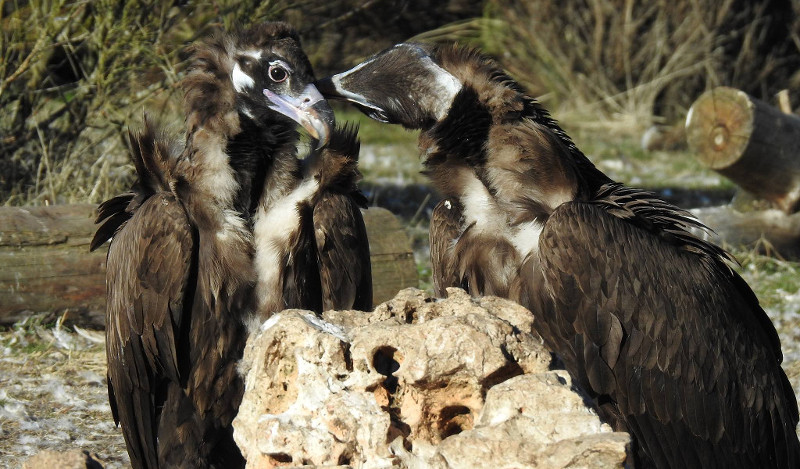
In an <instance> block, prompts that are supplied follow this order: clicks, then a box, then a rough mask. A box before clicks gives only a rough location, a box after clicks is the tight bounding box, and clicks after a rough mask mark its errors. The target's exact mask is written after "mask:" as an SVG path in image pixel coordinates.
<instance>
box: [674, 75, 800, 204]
mask: <svg viewBox="0 0 800 469" xmlns="http://www.w3.org/2000/svg"><path fill="white" fill-rule="evenodd" d="M686 139H687V142H688V144H689V148H690V149H691V150H692V151H693V152H694V153H695V155H696V156H697V158H698V160H699V161H700V162H701V163H702V164H703V165H704V166H706V167H708V168H711V169H713V170H715V171H717V172H718V173H720V174H722V175H724V176H726V177H727V178H729V179H730V180H732V181H733V182H735V183H736V184H737V185H738V186H739V187H741V188H742V189H744V190H746V191H748V192H750V193H751V194H753V195H754V196H755V197H757V198H760V199H763V200H766V201H769V202H771V203H772V204H773V207H774V208H777V209H780V210H782V211H783V212H784V213H787V214H788V213H794V212H796V211H797V209H798V205H799V204H800V117H797V116H795V115H793V114H785V113H783V112H781V111H780V110H779V109H777V108H775V107H773V106H770V105H769V104H767V103H765V102H763V101H760V100H758V99H755V98H753V97H751V96H748V95H747V94H746V93H744V92H743V91H740V90H737V89H734V88H727V87H718V88H714V89H713V90H710V91H708V92H706V93H704V94H703V95H701V96H700V97H699V98H698V99H697V100H696V101H695V102H694V104H692V107H691V109H689V113H688V115H687V117H686Z"/></svg>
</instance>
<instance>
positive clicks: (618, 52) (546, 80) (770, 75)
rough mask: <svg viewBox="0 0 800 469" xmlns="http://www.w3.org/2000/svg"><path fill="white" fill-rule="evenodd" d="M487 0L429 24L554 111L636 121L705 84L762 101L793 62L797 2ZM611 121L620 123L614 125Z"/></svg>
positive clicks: (681, 101)
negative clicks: (460, 18) (488, 56)
mask: <svg viewBox="0 0 800 469" xmlns="http://www.w3.org/2000/svg"><path fill="white" fill-rule="evenodd" d="M793 4H794V7H793V6H792V4H790V3H789V2H781V1H778V0H760V1H758V2H749V1H744V0H723V1H717V0H684V1H672V2H668V1H665V0H660V1H655V2H650V1H642V0H564V1H561V2H552V1H548V0H528V1H521V2H506V1H503V0H488V2H487V9H486V14H485V17H484V18H482V19H479V20H475V21H469V22H462V23H459V24H457V25H451V26H449V27H448V28H441V29H439V30H437V31H432V32H429V33H427V34H425V35H423V36H421V38H422V39H426V40H435V41H437V40H438V41H441V40H458V41H465V42H470V43H473V44H477V45H479V46H480V47H482V48H483V49H484V50H486V51H488V52H490V53H492V54H494V55H495V56H497V57H498V59H499V60H500V61H501V62H502V63H503V65H504V66H505V67H506V68H507V69H508V70H509V72H510V73H511V74H512V75H513V76H514V77H515V78H516V79H517V80H519V81H520V82H521V83H522V84H523V85H524V86H526V87H527V88H528V89H529V90H530V92H531V93H532V94H533V95H534V96H539V97H540V99H541V100H542V101H543V102H544V103H545V104H547V105H548V106H550V107H551V108H552V109H553V110H558V111H559V114H560V115H561V116H562V119H565V120H571V121H581V120H594V121H598V122H600V121H605V122H604V123H605V124H606V125H607V124H608V122H609V121H615V122H618V123H621V127H624V128H631V127H633V128H636V129H641V128H643V127H646V126H649V125H650V124H651V123H653V122H660V121H663V120H669V121H671V122H674V121H675V120H676V119H681V118H682V117H683V116H684V115H685V111H686V109H688V107H689V106H690V105H691V103H692V102H693V101H694V99H695V98H696V97H697V96H699V94H700V93H702V92H703V91H704V90H705V89H707V88H708V87H712V86H718V85H729V86H734V87H738V88H741V89H744V90H745V91H747V92H749V93H751V94H753V95H755V96H757V97H760V98H762V99H767V100H768V99H770V98H771V97H772V96H773V95H774V94H775V93H777V92H778V91H779V90H781V89H783V88H789V87H791V77H792V74H793V73H794V72H795V70H797V68H798V66H799V65H800V60H798V57H797V52H798V45H799V44H800V41H798V34H797V31H798V25H797V22H796V21H795V20H794V17H795V10H796V9H800V2H797V1H795V2H793ZM616 127H620V125H616Z"/></svg>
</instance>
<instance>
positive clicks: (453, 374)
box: [233, 288, 629, 469]
mask: <svg viewBox="0 0 800 469" xmlns="http://www.w3.org/2000/svg"><path fill="white" fill-rule="evenodd" d="M306 315H307V312H304V311H301V310H287V311H284V312H282V313H279V315H278V316H279V317H278V318H277V319H275V318H272V319H271V320H272V321H275V322H274V323H273V325H272V327H270V328H268V329H261V330H259V331H258V332H257V333H256V334H254V335H253V336H251V337H250V339H249V340H248V343H247V348H246V350H245V356H244V359H243V363H242V367H241V368H240V369H241V371H242V372H243V373H244V374H245V383H246V384H245V386H246V388H245V396H244V399H243V402H242V405H241V407H240V409H239V415H238V416H237V417H236V419H235V420H234V424H233V425H234V438H235V440H236V442H237V444H238V445H239V447H240V448H241V449H242V452H243V453H244V455H245V457H246V458H247V461H248V463H247V467H249V468H259V469H261V468H268V467H276V466H287V465H289V466H298V465H311V466H315V465H316V466H323V465H324V466H330V465H349V466H352V467H363V468H371V467H432V468H450V467H453V468H455V467H458V468H465V467H485V464H486V461H489V460H491V461H492V466H493V467H534V466H540V467H554V468H559V467H623V465H624V464H625V461H626V460H628V459H627V458H628V453H627V451H628V444H629V437H628V435H627V434H625V433H615V432H612V431H611V430H610V428H609V427H608V426H607V425H602V424H601V423H600V420H599V418H598V417H597V415H596V414H595V413H594V412H593V411H592V410H591V409H589V408H587V407H586V406H585V404H584V400H583V397H582V396H581V395H580V394H579V393H577V392H576V391H575V390H574V389H573V386H572V381H571V379H570V377H569V375H568V374H567V373H566V372H564V371H562V370H551V369H550V368H551V356H550V353H549V352H548V351H547V350H546V349H545V348H544V347H543V345H542V343H541V339H540V338H539V337H538V336H537V335H536V334H535V333H531V330H532V329H531V327H532V322H533V317H532V315H531V314H530V312H528V311H527V310H526V309H524V308H522V307H521V306H519V305H517V304H516V303H513V302H510V301H507V300H502V299H499V298H494V297H485V298H479V299H473V298H471V297H470V296H469V295H468V294H466V293H465V292H464V291H463V290H460V289H455V288H453V289H449V290H448V298H447V299H444V300H435V299H433V298H431V297H430V296H428V295H427V294H426V293H424V292H422V291H420V290H417V289H406V290H403V291H401V292H400V293H398V295H397V296H396V297H395V298H394V299H392V300H390V301H388V302H386V303H383V304H381V305H379V306H378V307H377V308H376V309H375V311H374V312H373V313H363V312H358V311H329V312H326V313H324V314H323V317H322V319H323V321H324V322H325V323H329V324H330V325H331V328H332V329H329V328H328V327H320V324H319V323H318V322H315V323H310V322H309V321H308V320H307V317H306ZM328 330H341V331H342V332H343V334H342V335H340V334H331V333H330V332H328Z"/></svg>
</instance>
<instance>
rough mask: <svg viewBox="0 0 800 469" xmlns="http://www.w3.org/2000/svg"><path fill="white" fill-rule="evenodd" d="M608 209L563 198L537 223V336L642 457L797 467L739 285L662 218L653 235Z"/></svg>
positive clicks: (777, 383)
mask: <svg viewBox="0 0 800 469" xmlns="http://www.w3.org/2000/svg"><path fill="white" fill-rule="evenodd" d="M646 206H649V207H651V205H647V204H646ZM608 210H609V209H608V207H603V206H601V205H598V204H596V203H578V202H571V203H567V204H563V205H562V206H560V207H559V208H558V209H556V210H555V211H554V212H553V214H552V215H551V217H550V218H549V220H548V221H547V222H546V224H545V228H544V231H543V232H542V233H541V237H540V246H539V247H540V255H541V262H542V265H541V271H542V272H543V277H544V278H543V280H542V282H541V283H540V288H541V289H542V291H540V295H538V298H539V299H543V303H542V304H541V305H540V306H539V308H540V312H539V315H540V317H537V322H536V328H537V330H539V331H540V333H541V334H542V336H543V338H544V339H545V341H546V342H547V343H548V344H549V345H550V346H551V347H553V348H554V350H555V351H556V352H557V353H559V354H560V355H561V356H562V358H563V359H564V362H565V364H566V366H567V368H568V370H569V371H570V372H572V373H573V375H574V376H576V377H577V378H578V379H579V380H580V382H581V385H582V386H583V387H584V389H586V390H587V391H588V392H589V393H590V394H591V396H592V397H593V398H594V399H595V400H596V401H597V403H598V407H599V410H600V412H601V414H604V415H603V417H604V418H606V419H607V420H609V421H610V422H611V423H612V424H615V426H616V427H617V428H619V429H627V430H628V431H630V432H631V433H633V435H634V436H635V437H636V439H637V440H638V443H639V451H640V452H641V453H643V454H642V455H641V456H640V457H641V459H642V461H643V462H645V463H646V462H647V461H648V460H650V464H652V463H653V462H655V463H656V464H657V465H658V467H798V464H800V461H798V460H797V457H798V453H799V452H800V451H799V450H798V447H797V445H798V443H797V438H796V437H795V424H796V423H797V421H798V415H797V404H796V401H795V398H794V395H793V392H792V390H791V386H790V385H789V383H788V381H787V379H786V376H785V374H784V372H783V371H782V369H781V368H780V362H781V360H782V358H781V352H780V346H779V342H778V340H777V334H776V332H775V329H774V327H773V326H772V325H771V323H770V322H769V320H768V318H767V317H766V314H765V313H764V311H763V310H762V309H761V307H760V306H759V305H758V302H757V300H756V298H755V296H754V295H753V293H752V291H751V290H750V289H749V287H748V286H747V285H746V283H745V282H744V281H743V280H742V279H741V278H740V277H739V276H738V275H737V274H736V273H735V272H733V271H732V270H731V269H730V268H729V267H728V266H727V265H725V264H724V263H723V260H722V259H721V258H720V257H719V256H718V254H719V253H718V252H717V251H719V249H718V248H716V247H714V246H712V245H710V244H706V245H704V244H703V242H702V241H700V240H699V239H697V238H694V239H692V238H691V236H690V235H689V234H688V233H685V232H683V233H682V236H683V237H684V238H685V239H680V237H678V238H676V237H675V233H677V234H678V235H681V231H680V230H675V233H672V234H669V233H667V231H668V230H665V229H663V228H664V227H665V226H667V225H668V224H669V221H670V220H669V215H667V219H662V220H660V221H659V223H661V224H662V225H663V226H661V227H660V228H661V229H659V230H657V231H658V232H660V233H661V235H658V234H656V232H654V231H648V230H647V229H643V228H642V227H640V226H635V224H636V222H635V220H633V219H631V220H624V219H623V218H621V217H620V216H618V214H611V213H609V211H608ZM630 214H631V213H629V215H630ZM650 215H651V219H657V216H656V215H657V214H650ZM662 215H663V213H662ZM634 218H635V217H634ZM672 220H673V221H675V220H678V221H677V223H678V224H679V223H680V216H678V217H677V218H675V217H673V218H672ZM708 458H713V460H709V459H708Z"/></svg>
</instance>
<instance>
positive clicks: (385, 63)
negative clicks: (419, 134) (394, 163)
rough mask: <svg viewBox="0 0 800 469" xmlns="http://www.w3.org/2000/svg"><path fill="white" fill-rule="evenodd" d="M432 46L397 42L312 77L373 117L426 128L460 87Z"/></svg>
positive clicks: (325, 91) (444, 110)
mask: <svg viewBox="0 0 800 469" xmlns="http://www.w3.org/2000/svg"><path fill="white" fill-rule="evenodd" d="M437 52H438V51H437V50H436V49H435V48H434V47H433V46H428V45H424V44H414V43H403V44H398V45H396V46H394V47H391V48H389V49H386V50H385V51H383V52H380V53H378V54H377V55H375V56H373V57H371V58H369V59H367V60H365V61H364V62H362V63H360V64H358V65H356V66H355V67H353V68H351V69H350V70H347V71H345V72H342V73H338V74H336V75H333V76H330V77H327V78H324V79H322V80H320V81H318V82H317V87H318V88H319V90H320V91H321V92H322V94H324V95H325V96H327V97H328V98H332V99H342V100H346V101H349V102H350V103H352V104H354V105H356V107H358V108H359V109H360V110H361V111H362V112H364V113H365V114H367V115H368V116H369V117H371V118H373V119H375V120H378V121H381V122H388V123H391V124H401V125H403V126H404V127H406V128H409V129H420V128H427V127H429V126H431V125H432V124H433V123H435V122H436V121H439V120H441V119H442V118H444V117H445V116H446V115H447V112H448V110H449V109H450V106H451V104H452V103H453V100H454V99H455V97H456V96H457V95H458V93H459V92H460V91H461V89H462V83H461V81H460V80H459V79H458V78H456V77H455V76H454V75H453V74H451V73H450V72H448V71H447V70H446V69H445V68H444V67H442V66H441V65H440V63H439V61H438V60H437V58H436V57H435V55H436V53H437Z"/></svg>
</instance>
